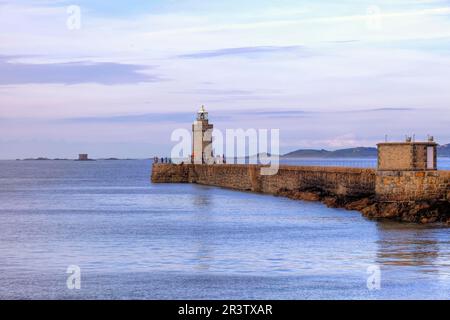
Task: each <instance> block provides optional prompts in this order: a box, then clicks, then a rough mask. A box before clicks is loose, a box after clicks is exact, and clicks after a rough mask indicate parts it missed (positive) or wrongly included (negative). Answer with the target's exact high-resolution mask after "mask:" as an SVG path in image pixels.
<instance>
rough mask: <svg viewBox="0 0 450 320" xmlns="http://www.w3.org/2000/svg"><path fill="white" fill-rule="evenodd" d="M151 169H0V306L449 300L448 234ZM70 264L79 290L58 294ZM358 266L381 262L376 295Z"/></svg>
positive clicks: (60, 164)
mask: <svg viewBox="0 0 450 320" xmlns="http://www.w3.org/2000/svg"><path fill="white" fill-rule="evenodd" d="M342 161H344V160H342ZM303 164H304V163H303ZM322 164H323V163H322ZM447 164H448V162H447ZM150 170H151V162H150V161H144V160H136V161H134V160H133V161H95V162H75V161H0V203H1V206H0V298H3V299H5V298H14V299H19V298H26V299H42V298H43V299H399V298H406V299H412V298H425V299H449V298H450V229H449V228H446V227H443V226H440V225H433V226H430V225H429V226H419V225H412V224H398V223H392V222H390V223H389V222H374V221H369V220H367V219H365V218H363V217H361V215H360V213H358V212H353V211H345V210H340V209H330V208H326V207H325V206H324V205H322V204H320V203H308V202H302V201H294V200H289V199H285V198H277V197H273V196H267V195H259V194H252V193H243V192H235V191H230V190H225V189H220V188H214V187H206V186H199V185H190V184H166V185H164V184H162V185H153V184H151V183H150V182H149V177H150ZM69 265H77V266H79V267H80V269H81V289H80V290H70V289H68V288H67V285H66V280H67V277H68V274H66V270H67V267H68V266H69ZM368 268H369V270H373V269H370V268H380V274H381V278H380V279H381V288H380V290H369V289H368V287H367V279H368V277H369V276H370V275H371V273H368Z"/></svg>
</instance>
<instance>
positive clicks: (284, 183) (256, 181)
mask: <svg viewBox="0 0 450 320" xmlns="http://www.w3.org/2000/svg"><path fill="white" fill-rule="evenodd" d="M260 169H261V166H258V165H234V164H230V165H192V164H186V165H171V164H155V165H153V171H152V182H154V183H170V182H173V183H180V182H185V183H198V184H204V185H210V186H217V187H224V188H230V189H235V190H241V191H253V192H261V193H268V194H279V193H281V192H286V191H311V192H321V193H323V194H329V195H334V196H345V197H362V196H370V195H373V194H374V193H375V182H376V176H375V170H372V169H358V168H341V167H309V166H305V167H303V166H281V167H280V169H279V171H278V174H276V175H272V176H263V175H261V174H260V171H261V170H260Z"/></svg>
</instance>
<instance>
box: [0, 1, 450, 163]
mask: <svg viewBox="0 0 450 320" xmlns="http://www.w3.org/2000/svg"><path fill="white" fill-rule="evenodd" d="M74 6H75V9H79V12H80V15H79V17H80V19H79V20H78V19H76V18H77V16H76V12H77V11H76V10H75V11H74ZM74 13H75V14H74ZM74 19H75V20H74ZM74 21H75V22H74ZM78 21H79V22H80V23H79V24H78ZM202 104H204V105H205V106H206V108H207V110H208V111H209V117H210V120H211V122H212V123H213V124H214V125H215V128H217V129H220V130H222V131H225V130H226V129H237V128H243V129H250V128H255V129H280V138H281V141H280V145H281V152H282V153H284V152H289V151H293V150H296V149H299V148H314V149H320V148H325V149H329V150H334V149H340V148H347V147H348V148H350V147H357V146H375V145H376V143H377V142H380V141H384V139H385V135H388V139H389V141H397V140H403V139H404V137H405V135H413V134H415V136H416V138H417V139H425V138H426V137H427V135H428V134H431V135H434V136H435V137H436V139H437V141H438V142H439V143H442V144H446V143H449V142H450V130H448V128H449V123H450V1H449V0H446V1H443V0H370V1H366V0H358V1H356V0H341V1H329V0H321V1H300V0H295V1H294V0H272V1H268V0H239V1H237V0H227V1H225V0H221V1H219V0H214V1H204V0H165V1H162V0H158V1H148V0H147V1H144V0H129V1H99V0H89V1H88V0H79V1H74V0H71V1H65V0H54V1H51V0H40V1H28V0H14V1H9V0H6V1H5V0H0V159H15V158H27V157H39V156H45V157H52V158H57V157H59V158H64V157H67V158H74V157H77V155H78V153H89V155H90V156H91V157H95V158H98V157H122V158H148V157H152V156H154V155H169V154H170V150H171V149H172V147H173V146H174V145H175V142H172V141H171V140H170V137H171V133H172V131H173V130H175V129H178V128H186V129H188V130H190V128H191V124H192V122H193V120H194V119H195V114H196V112H197V110H198V109H199V107H200V106H201V105H202Z"/></svg>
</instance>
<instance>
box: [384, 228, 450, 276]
mask: <svg viewBox="0 0 450 320" xmlns="http://www.w3.org/2000/svg"><path fill="white" fill-rule="evenodd" d="M377 231H378V237H379V239H378V241H376V243H377V246H378V248H377V262H378V263H379V264H381V265H386V266H404V267H410V266H414V267H419V268H420V270H421V271H422V272H437V271H438V270H439V267H442V266H443V264H442V263H443V262H444V261H446V260H447V261H448V258H449V256H448V250H444V251H443V252H441V248H440V245H448V243H446V242H445V241H444V242H443V241H442V236H443V235H442V233H443V232H447V231H446V230H445V229H444V228H438V227H430V226H417V225H409V224H399V223H393V222H379V223H377ZM439 239H441V240H439ZM444 239H445V238H444Z"/></svg>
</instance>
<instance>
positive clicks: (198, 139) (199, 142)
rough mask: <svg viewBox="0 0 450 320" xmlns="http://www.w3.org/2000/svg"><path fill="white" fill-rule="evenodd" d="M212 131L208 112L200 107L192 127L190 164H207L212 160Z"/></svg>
mask: <svg viewBox="0 0 450 320" xmlns="http://www.w3.org/2000/svg"><path fill="white" fill-rule="evenodd" d="M212 131H213V125H212V124H210V123H209V120H208V112H207V111H206V110H205V107H204V106H202V107H201V108H200V110H199V111H198V112H197V119H196V121H195V122H194V124H193V125H192V162H193V163H194V164H204V163H209V162H210V161H211V160H213V149H212Z"/></svg>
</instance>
